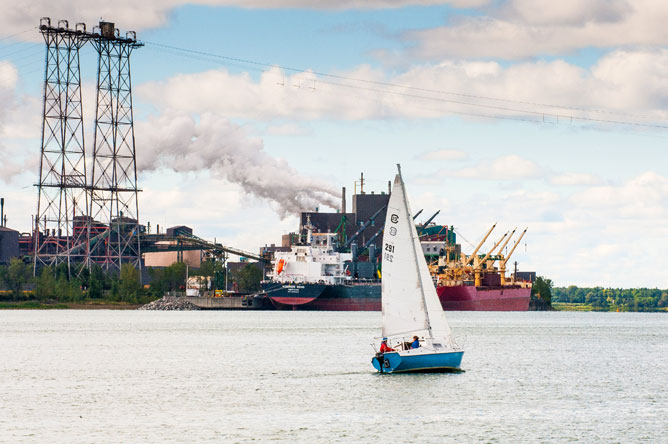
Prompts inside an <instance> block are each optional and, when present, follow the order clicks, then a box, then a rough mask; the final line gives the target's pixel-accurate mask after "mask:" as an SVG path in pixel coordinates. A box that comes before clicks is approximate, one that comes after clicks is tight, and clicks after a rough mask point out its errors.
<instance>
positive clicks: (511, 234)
mask: <svg viewBox="0 0 668 444" xmlns="http://www.w3.org/2000/svg"><path fill="white" fill-rule="evenodd" d="M515 231H517V227H515V229H514V230H513V232H512V233H510V236H508V238H507V239H506V241H505V242H504V243H503V245H501V248H499V249H498V250H497V252H496V255H497V256H499V255H500V254H501V252H502V251H503V249H504V248H506V245H508V242H509V241H510V239H511V238H512V237H513V234H515Z"/></svg>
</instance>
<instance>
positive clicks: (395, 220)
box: [390, 214, 399, 224]
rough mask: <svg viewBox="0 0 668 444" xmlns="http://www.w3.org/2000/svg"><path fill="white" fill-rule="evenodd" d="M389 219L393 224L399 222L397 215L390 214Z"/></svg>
mask: <svg viewBox="0 0 668 444" xmlns="http://www.w3.org/2000/svg"><path fill="white" fill-rule="evenodd" d="M390 220H391V221H392V223H393V224H396V223H397V222H399V216H397V215H396V214H393V215H392V216H390Z"/></svg>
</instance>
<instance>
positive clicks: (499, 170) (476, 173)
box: [438, 154, 543, 180]
mask: <svg viewBox="0 0 668 444" xmlns="http://www.w3.org/2000/svg"><path fill="white" fill-rule="evenodd" d="M542 171H543V170H542V168H541V167H539V166H538V165H537V164H536V163H535V162H533V161H531V160H529V159H524V158H522V157H520V156H517V155H514V154H512V155H508V156H502V157H498V158H496V159H494V160H491V161H489V160H487V161H482V162H480V163H478V164H477V165H475V166H472V167H464V168H460V169H453V170H446V171H442V172H440V173H438V174H439V175H441V174H445V175H449V176H452V177H460V178H465V179H476V180H521V179H533V178H537V177H540V175H541V174H542Z"/></svg>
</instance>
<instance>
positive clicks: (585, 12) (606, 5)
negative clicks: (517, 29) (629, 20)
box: [499, 0, 635, 25]
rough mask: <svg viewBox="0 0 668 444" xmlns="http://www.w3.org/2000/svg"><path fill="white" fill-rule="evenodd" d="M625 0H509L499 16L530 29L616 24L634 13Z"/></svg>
mask: <svg viewBox="0 0 668 444" xmlns="http://www.w3.org/2000/svg"><path fill="white" fill-rule="evenodd" d="M634 3H635V2H633V3H632V2H629V1H628V0H587V1H582V0H561V1H559V2H554V1H551V0H511V1H508V2H506V3H505V4H503V5H502V6H501V8H500V11H499V15H500V16H501V17H504V18H506V19H508V20H519V21H522V22H524V23H528V24H533V25H584V24H586V23H616V22H620V21H623V20H625V19H626V17H628V15H630V14H633V13H634V7H633V6H634Z"/></svg>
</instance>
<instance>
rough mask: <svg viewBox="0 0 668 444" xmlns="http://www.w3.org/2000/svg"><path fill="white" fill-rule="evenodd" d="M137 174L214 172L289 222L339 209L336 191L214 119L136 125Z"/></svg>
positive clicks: (174, 118)
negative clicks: (322, 207) (317, 211)
mask: <svg viewBox="0 0 668 444" xmlns="http://www.w3.org/2000/svg"><path fill="white" fill-rule="evenodd" d="M135 128H136V133H137V140H138V141H140V142H138V143H137V169H138V170H139V171H140V172H143V171H152V170H157V169H159V168H167V169H171V170H173V171H176V172H188V171H205V170H208V171H210V172H211V173H212V174H213V175H214V176H216V177H219V178H223V179H226V180H228V181H230V182H232V183H236V184H239V185H240V186H241V187H242V188H243V190H244V191H246V192H247V193H250V194H252V195H255V196H258V197H260V198H263V199H267V200H269V201H272V202H274V203H275V204H276V205H275V209H276V211H277V212H278V214H279V215H280V216H281V217H282V218H285V217H287V216H288V215H291V214H298V213H299V212H300V211H304V210H310V209H313V208H315V207H317V206H319V205H323V204H324V205H328V206H330V207H336V206H337V205H338V194H337V193H336V191H335V189H334V187H332V186H330V185H328V184H326V183H324V182H322V181H319V180H317V179H314V178H310V177H306V176H303V175H301V174H299V172H297V171H296V170H295V169H294V168H292V167H290V165H288V163H287V162H286V161H285V160H283V159H276V158H273V157H271V156H270V155H269V154H267V153H266V152H265V151H264V146H263V143H262V139H260V138H258V137H251V136H249V135H248V134H247V133H246V132H245V131H244V130H243V128H242V127H240V126H238V125H235V124H233V123H232V122H230V121H229V120H227V119H225V118H223V117H221V116H219V115H216V114H212V113H205V114H202V115H200V116H199V118H198V119H197V120H195V119H194V118H193V117H192V116H190V115H188V114H185V113H180V112H171V111H168V112H165V113H163V114H161V115H159V116H157V117H156V116H154V117H150V118H149V119H148V120H146V121H142V122H136V123H135Z"/></svg>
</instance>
